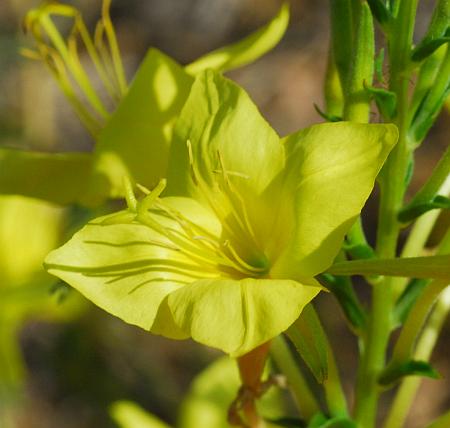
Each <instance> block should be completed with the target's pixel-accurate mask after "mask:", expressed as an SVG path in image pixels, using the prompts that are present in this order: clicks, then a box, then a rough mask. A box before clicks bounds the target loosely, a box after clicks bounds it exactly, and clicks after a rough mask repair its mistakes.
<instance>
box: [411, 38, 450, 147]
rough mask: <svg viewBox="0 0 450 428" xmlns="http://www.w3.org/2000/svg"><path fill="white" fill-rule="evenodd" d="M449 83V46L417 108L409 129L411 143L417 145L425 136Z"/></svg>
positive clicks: (434, 118) (437, 112)
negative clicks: (427, 91)
mask: <svg viewBox="0 0 450 428" xmlns="http://www.w3.org/2000/svg"><path fill="white" fill-rule="evenodd" d="M449 85H450V48H449V47H448V46H447V53H446V55H445V58H444V59H443V61H442V64H441V66H440V68H439V71H438V73H437V75H436V79H435V81H434V83H433V86H432V87H431V88H430V91H429V93H428V94H427V96H426V98H425V99H424V101H423V104H422V105H421V107H420V108H419V111H418V114H417V117H415V118H414V121H413V123H412V126H411V128H410V130H409V135H410V139H411V144H412V145H414V146H417V145H419V144H420V143H421V141H422V140H423V139H424V138H425V136H426V134H427V132H428V130H429V129H430V128H431V126H432V124H433V123H434V121H435V120H436V118H437V115H438V114H439V111H440V109H441V107H442V105H443V104H444V102H445V96H444V95H445V93H446V92H447V91H448V88H449ZM447 94H448V92H447Z"/></svg>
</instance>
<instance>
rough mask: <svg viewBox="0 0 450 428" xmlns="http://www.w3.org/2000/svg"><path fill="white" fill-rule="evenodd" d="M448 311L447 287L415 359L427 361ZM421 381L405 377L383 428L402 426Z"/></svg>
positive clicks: (449, 294)
mask: <svg viewBox="0 0 450 428" xmlns="http://www.w3.org/2000/svg"><path fill="white" fill-rule="evenodd" d="M449 310H450V287H447V288H446V289H445V290H444V291H443V292H442V294H441V296H440V297H439V300H438V302H437V303H436V306H435V308H434V310H433V312H432V314H431V316H430V318H429V320H428V323H427V325H426V327H425V329H424V331H423V333H422V335H421V337H420V339H419V341H418V343H417V348H416V351H415V353H414V358H415V359H417V360H423V361H427V360H429V358H430V355H431V352H432V350H433V348H434V346H435V344H436V341H437V339H438V337H439V333H440V331H441V329H442V325H443V323H444V321H445V319H446V317H447V315H448V312H449ZM421 381H422V378H421V377H419V376H411V377H407V378H406V379H405V380H404V381H403V382H402V384H401V386H400V389H399V390H398V393H397V395H396V397H395V400H394V403H393V405H392V408H391V411H390V413H389V415H388V418H387V420H386V423H385V425H384V428H401V427H402V426H403V424H404V423H405V419H406V417H407V415H408V412H409V409H410V408H411V404H412V402H413V400H414V397H415V395H416V392H417V389H418V388H419V385H420V383H421ZM444 422H445V421H444ZM447 426H448V425H445V424H443V425H437V427H439V428H440V427H442V428H444V427H447ZM433 428H435V426H433Z"/></svg>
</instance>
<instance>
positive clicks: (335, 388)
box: [323, 343, 348, 416]
mask: <svg viewBox="0 0 450 428" xmlns="http://www.w3.org/2000/svg"><path fill="white" fill-rule="evenodd" d="M327 361H328V378H327V379H325V381H324V383H323V387H324V389H325V399H326V402H327V406H328V410H329V411H330V414H331V415H333V416H347V415H348V405H347V400H346V398H345V393H344V390H343V389H342V382H341V378H340V375H339V369H338V367H337V364H336V360H335V358H334V353H333V350H332V349H331V345H330V343H328V349H327Z"/></svg>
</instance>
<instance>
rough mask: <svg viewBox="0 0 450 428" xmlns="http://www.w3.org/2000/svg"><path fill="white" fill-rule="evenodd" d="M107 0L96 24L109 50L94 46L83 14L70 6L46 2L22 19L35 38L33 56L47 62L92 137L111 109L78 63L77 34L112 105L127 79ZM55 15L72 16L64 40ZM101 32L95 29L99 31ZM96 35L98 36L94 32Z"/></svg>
mask: <svg viewBox="0 0 450 428" xmlns="http://www.w3.org/2000/svg"><path fill="white" fill-rule="evenodd" d="M110 3H111V1H110V0H104V2H103V7H102V18H101V21H100V25H99V24H98V25H97V27H98V28H104V30H105V33H106V38H107V40H108V46H109V51H110V52H108V49H107V48H106V47H105V50H104V52H101V51H100V50H99V49H98V48H97V47H96V43H94V42H93V40H92V38H91V36H90V35H89V32H88V30H87V28H86V25H85V23H84V21H83V18H82V17H81V15H80V13H79V12H78V10H77V9H75V8H74V7H72V6H68V5H61V4H55V3H45V4H43V5H42V6H40V7H39V8H37V9H32V10H31V11H30V12H29V13H28V14H27V16H26V17H25V19H24V29H25V31H28V32H30V33H31V34H32V35H33V37H34V39H35V42H36V47H37V51H38V52H37V55H36V54H34V55H33V56H34V57H35V58H36V56H38V57H39V58H40V59H42V60H43V61H44V62H45V63H46V64H47V66H48V67H49V68H50V70H51V72H52V74H53V75H54V77H55V79H56V80H57V82H58V84H59V86H60V87H61V89H62V91H63V93H64V94H65V95H66V97H67V98H68V100H69V102H70V103H71V104H72V106H73V107H74V110H75V112H76V113H77V115H78V116H79V117H80V120H81V121H82V122H83V124H84V125H85V126H86V127H87V129H88V130H89V132H90V133H91V134H92V135H93V136H94V137H96V136H97V135H98V133H99V131H100V130H101V128H102V127H103V126H104V124H105V123H106V121H107V119H108V118H109V116H110V113H109V111H108V108H107V107H106V106H105V104H104V103H103V102H102V100H101V99H100V97H99V96H98V95H97V93H96V91H95V88H94V85H93V83H92V82H91V80H90V78H89V76H88V73H87V72H86V70H85V68H84V67H83V65H82V64H81V61H80V58H79V55H78V44H77V38H78V36H80V38H81V41H82V43H83V44H84V46H85V48H86V51H87V53H88V55H89V58H90V60H91V61H92V64H93V65H94V68H95V70H96V72H97V74H98V76H99V77H100V80H101V82H102V84H103V87H104V88H105V90H106V93H107V94H108V95H109V96H110V98H111V100H112V102H113V104H114V107H115V106H116V105H117V104H118V102H119V101H120V100H121V98H122V97H123V96H124V95H125V93H126V91H127V83H126V78H125V73H124V70H123V65H122V60H121V57H120V51H119V47H118V44H117V40H116V37H115V33H114V27H113V25H112V23H111V19H110V16H109V7H110ZM54 16H62V17H66V18H71V19H72V20H73V25H72V28H71V30H70V32H69V36H68V37H67V40H64V38H63V36H62V35H61V33H60V32H59V30H58V28H57V26H56V25H55V23H54V22H53V17H54ZM102 32H103V31H98V33H99V34H100V33H102ZM96 37H98V34H97V32H96ZM96 41H97V40H96ZM105 54H107V55H108V56H110V57H111V58H112V61H110V62H109V63H108V62H106V61H104V58H105ZM72 79H73V81H72ZM75 85H76V87H75Z"/></svg>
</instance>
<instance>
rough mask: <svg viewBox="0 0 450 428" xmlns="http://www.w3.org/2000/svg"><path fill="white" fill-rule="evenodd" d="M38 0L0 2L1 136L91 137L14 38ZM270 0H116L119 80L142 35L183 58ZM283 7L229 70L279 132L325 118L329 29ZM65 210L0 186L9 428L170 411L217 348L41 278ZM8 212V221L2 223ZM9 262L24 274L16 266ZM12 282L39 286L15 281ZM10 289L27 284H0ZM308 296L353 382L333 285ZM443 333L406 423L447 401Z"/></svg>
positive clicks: (351, 356)
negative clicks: (252, 55)
mask: <svg viewBox="0 0 450 428" xmlns="http://www.w3.org/2000/svg"><path fill="white" fill-rule="evenodd" d="M69 3H70V4H73V5H75V6H76V7H77V8H79V9H80V10H81V11H82V13H83V16H84V17H85V20H86V22H87V24H88V26H89V27H90V28H92V27H93V26H94V24H95V22H96V20H97V19H98V16H99V13H100V8H101V0H78V1H72V2H69ZM433 3H434V2H433V1H430V0H423V1H422V2H421V7H420V13H419V16H418V24H417V35H416V36H417V37H420V35H421V34H422V33H423V32H424V31H425V29H426V25H427V23H428V20H429V17H430V13H431V10H432V6H433ZM37 4H39V1H35V0H33V1H32V0H1V1H0V145H1V146H8V147H21V148H32V149H39V150H45V151H53V150H58V151H69V150H73V151H84V150H86V151H87V150H90V148H91V147H92V144H93V141H92V139H91V137H90V136H89V135H88V134H87V133H86V132H85V130H84V128H83V127H82V126H81V124H80V123H79V122H78V119H77V118H76V116H75V114H73V112H72V110H71V108H70V106H69V105H68V103H67V102H66V100H65V99H64V97H63V96H62V95H61V94H60V92H59V89H58V88H57V86H56V84H55V83H54V81H53V80H52V78H51V76H50V74H49V72H48V71H47V69H46V68H45V67H44V65H43V64H42V63H40V62H35V61H32V60H28V59H25V58H23V57H21V56H20V54H19V50H20V48H21V47H23V46H30V45H31V43H30V40H29V39H27V37H25V36H24V35H23V34H22V32H21V20H22V18H23V16H24V15H25V13H26V12H27V11H28V10H29V9H30V8H31V7H33V6H36V5H37ZM280 5H281V2H280V1H277V0H113V3H112V9H111V15H112V19H113V22H114V24H115V26H116V30H117V35H118V40H119V44H120V47H121V50H122V54H123V57H124V62H125V66H126V70H127V75H128V78H129V79H130V78H131V77H132V76H133V73H134V71H135V70H136V68H137V66H138V64H139V62H140V61H141V59H142V58H143V56H144V54H145V52H146V50H147V49H148V48H149V47H151V46H154V47H157V48H158V49H160V50H162V51H163V52H165V53H167V54H168V55H170V56H172V57H174V58H175V59H176V60H178V61H179V62H180V63H182V64H186V63H189V62H190V61H192V60H194V59H195V58H197V57H199V56H200V55H201V54H203V53H206V52H208V51H210V50H212V49H215V48H218V47H220V46H223V45H225V44H227V43H230V42H233V41H237V40H239V39H240V38H242V37H243V36H245V35H247V34H249V33H250V32H251V31H253V30H255V29H257V28H258V27H259V26H261V25H262V24H264V23H265V22H267V21H268V20H270V19H271V18H272V17H273V16H274V15H275V14H276V12H277V10H278V8H279V7H280ZM291 12H292V13H291V15H292V17H291V23H290V27H289V30H288V32H287V35H286V36H285V37H284V39H283V41H282V42H281V43H280V45H279V46H278V47H277V48H276V49H274V50H273V51H272V52H271V53H269V54H268V55H266V56H265V57H263V58H262V59H260V60H258V61H257V62H256V63H254V64H252V65H250V66H247V67H244V68H242V69H240V70H238V71H234V72H232V73H229V76H230V77H231V78H233V79H235V80H236V81H237V82H238V83H239V84H241V85H242V86H243V87H244V88H245V89H247V91H248V92H249V93H250V95H251V96H252V97H253V99H254V101H255V102H256V104H257V105H258V106H259V108H260V109H261V111H262V113H263V115H264V116H265V117H266V118H267V119H268V121H269V122H270V123H271V124H272V126H273V127H274V128H275V129H276V130H277V131H278V132H279V133H280V134H281V135H285V134H287V133H289V132H292V131H294V130H297V129H299V128H302V127H305V126H307V125H309V124H311V123H314V122H319V121H322V119H321V118H320V117H319V116H318V114H317V113H316V111H315V109H314V107H313V104H314V103H316V104H318V105H319V106H321V105H323V101H322V83H323V77H324V72H325V66H326V58H327V47H328V37H329V23H328V4H327V1H326V0H293V1H292V8H291ZM374 117H375V119H376V115H374ZM448 128H449V115H448V113H446V112H444V113H443V114H442V116H441V117H440V118H439V120H438V123H437V125H436V126H435V128H434V129H433V130H432V132H431V134H430V137H429V139H428V140H427V141H426V143H424V145H423V146H422V148H421V149H420V150H419V151H418V157H417V161H416V171H415V175H414V177H413V184H412V189H417V187H418V186H420V184H421V183H422V182H423V181H424V180H425V178H426V177H427V175H428V174H429V172H430V171H431V169H432V168H433V165H434V164H435V163H436V161H437V159H438V158H439V155H440V154H441V153H442V152H443V149H444V148H445V145H446V144H447V143H448V135H449V134H448V131H449V129H448ZM0 173H1V172H0ZM37 205H39V206H37ZM375 207H376V195H375V196H374V197H373V198H372V199H371V201H370V202H369V204H368V207H367V209H366V213H365V214H366V217H365V223H366V227H367V229H368V232H369V235H371V236H372V235H373V229H374V224H375V221H376V213H375ZM74 216H75V217H77V218H80V216H81V217H82V216H83V212H82V210H81V209H80V210H79V211H78V212H75V214H74V213H73V212H71V213H70V215H69V216H67V213H66V212H63V210H62V209H60V208H57V207H54V206H50V205H46V204H45V205H42V204H37V203H36V202H35V201H29V200H28V201H23V200H19V199H17V198H13V197H0V240H1V247H2V248H1V249H0V258H1V260H0V268H1V273H0V281H1V283H0V332H1V331H3V332H4V334H3V335H4V336H5V337H7V338H6V339H5V344H3V351H0V373H2V370H3V371H4V372H6V371H8V370H9V373H10V374H11V373H12V375H11V376H10V380H9V382H10V383H11V385H12V387H13V388H16V390H17V391H22V392H17V394H19V395H20V403H21V404H20V408H19V410H18V413H19V427H18V428H21V427H26V428H56V427H64V428H93V427H96V428H103V427H105V428H109V427H114V426H115V425H114V424H113V422H112V421H111V419H110V417H109V415H108V406H109V405H110V404H111V403H112V402H113V401H115V400H119V399H128V400H132V401H135V402H137V403H139V404H140V405H141V406H143V407H144V408H145V409H147V410H149V411H151V412H153V413H154V414H156V415H158V416H159V417H161V418H162V419H163V420H165V421H167V422H169V423H174V421H175V418H176V409H177V407H178V406H179V403H180V401H181V398H182V397H183V395H184V394H186V392H187V391H188V388H189V384H190V382H191V381H192V379H193V378H194V376H195V375H196V374H197V373H199V372H200V371H201V370H202V369H203V368H205V367H206V366H207V364H208V363H209V362H210V361H212V360H214V359H215V358H217V356H219V353H218V352H216V351H213V350H210V349H207V348H205V347H201V346H199V345H196V344H194V343H192V342H190V341H184V342H174V341H169V340H167V339H164V338H161V337H155V336H152V335H149V334H147V333H145V332H144V331H141V330H139V329H137V328H134V327H131V326H128V325H126V324H125V323H123V322H122V321H120V320H119V319H116V318H114V317H112V316H109V315H108V314H107V313H106V312H103V311H101V310H99V309H97V308H95V307H93V306H92V305H90V304H88V303H87V302H85V301H83V299H81V298H80V297H79V296H77V295H76V294H75V292H73V291H71V290H68V289H67V288H65V287H64V286H62V285H61V284H57V283H55V284H54V286H53V287H50V286H48V278H45V279H42V278H41V276H42V272H39V269H40V263H41V261H42V259H43V257H44V255H45V254H46V252H48V250H49V249H50V248H52V247H54V246H56V245H57V244H58V243H59V242H61V240H64V236H62V234H63V232H62V231H67V229H68V228H69V229H70V227H71V224H70V223H71V218H72V217H74ZM11 224H15V225H16V226H17V225H19V229H17V227H16V229H15V230H14V231H13V232H12V231H11V227H9V225H11ZM73 227H75V226H73ZM65 233H67V232H65ZM21 263H24V266H25V264H26V267H24V266H22V265H21ZM27 269H28V270H27ZM18 270H20V271H21V272H25V273H24V274H23V275H25V276H26V275H28V276H27V277H17V275H16V274H15V272H17V271H18ZM36 272H37V273H36ZM23 284H28V285H29V287H28V288H31V289H32V290H38V291H37V292H35V291H32V292H30V291H29V290H28V289H27V287H19V286H22V285H23ZM36 284H37V285H36ZM42 284H44V285H42ZM14 285H16V287H14ZM33 287H36V288H33ZM11 288H12V289H19V288H20V289H21V290H22V289H24V290H25V291H24V292H21V293H13V292H9V291H8V292H5V291H1V290H2V289H3V290H6V289H11ZM50 288H52V290H53V292H52V293H50V291H49V290H50ZM27 290H28V291H27ZM2 293H3V294H2ZM318 305H319V306H320V307H321V308H320V313H321V315H322V317H323V321H324V323H325V324H326V326H327V329H328V332H329V334H330V337H331V339H332V341H333V342H334V343H335V344H336V345H338V346H336V349H337V350H338V353H337V354H338V355H337V358H338V361H339V363H340V367H341V370H342V374H343V379H344V383H345V385H346V387H347V388H348V390H349V391H350V389H351V387H352V385H353V381H354V375H355V364H356V351H357V348H356V347H357V344H356V341H355V340H354V338H353V337H352V336H351V335H350V333H348V330H347V327H346V325H345V323H344V321H343V318H342V316H341V314H340V312H339V308H338V307H337V305H336V304H335V303H334V301H333V299H332V297H331V296H329V295H325V294H323V295H322V296H321V297H320V298H319V299H318ZM449 339H450V325H449V324H447V327H446V329H445V332H444V334H443V336H442V337H441V340H440V342H439V346H438V347H437V349H436V352H435V353H434V356H433V363H434V365H435V367H436V368H437V369H438V370H439V371H440V372H441V374H442V375H443V379H441V380H437V381H431V380H430V381H429V380H425V381H424V383H423V386H422V389H421V390H420V392H419V398H418V400H417V403H416V406H415V408H414V410H413V414H412V415H411V418H410V420H409V425H408V426H409V427H410V428H420V427H422V426H423V425H424V423H425V422H426V421H428V420H429V419H430V418H432V417H433V416H434V415H436V414H437V413H438V412H439V411H440V410H441V409H442V408H448V407H450V388H449V383H448V382H449V379H448V377H449V376H450V360H449V358H448V354H449V348H448V343H449ZM5 349H6V351H5ZM2 352H5V353H10V354H14V353H16V354H17V355H19V356H22V358H23V363H24V364H23V366H18V367H9V368H7V367H6V366H5V364H6V363H4V361H6V360H3V361H2V360H1V358H2ZM3 357H4V355H3ZM0 382H1V381H0ZM22 386H23V389H22V388H21V387H22ZM23 391H24V392H23ZM350 395H351V393H350ZM385 399H386V401H388V400H389V396H387V397H386V398H385ZM0 428H3V427H0Z"/></svg>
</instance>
